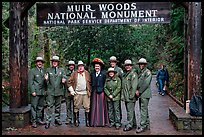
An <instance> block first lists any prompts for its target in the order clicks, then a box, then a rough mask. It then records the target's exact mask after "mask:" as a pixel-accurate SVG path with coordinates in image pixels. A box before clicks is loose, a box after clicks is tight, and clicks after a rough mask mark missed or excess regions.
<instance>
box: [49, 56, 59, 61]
mask: <svg viewBox="0 0 204 137" xmlns="http://www.w3.org/2000/svg"><path fill="white" fill-rule="evenodd" d="M51 61H58V62H60V60H59V57H58V56H53V57H52V59H51Z"/></svg>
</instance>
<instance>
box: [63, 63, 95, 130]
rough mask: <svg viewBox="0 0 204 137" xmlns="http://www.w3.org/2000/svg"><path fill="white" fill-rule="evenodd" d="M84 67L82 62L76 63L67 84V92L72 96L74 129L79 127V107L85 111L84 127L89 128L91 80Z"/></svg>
mask: <svg viewBox="0 0 204 137" xmlns="http://www.w3.org/2000/svg"><path fill="white" fill-rule="evenodd" d="M84 66H85V65H84V63H83V62H82V61H78V65H77V68H78V69H77V71H74V72H73V73H72V74H71V76H70V78H69V79H68V83H67V87H68V90H69V91H70V93H71V95H72V96H74V124H75V126H76V127H78V126H79V110H80V108H81V105H83V107H84V109H85V121H86V126H87V127H89V112H90V96H91V78H90V74H89V72H88V71H86V70H85V68H84Z"/></svg>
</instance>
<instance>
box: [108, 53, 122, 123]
mask: <svg viewBox="0 0 204 137" xmlns="http://www.w3.org/2000/svg"><path fill="white" fill-rule="evenodd" d="M109 63H110V67H111V68H114V70H115V71H116V72H117V73H116V75H118V77H119V78H120V80H121V81H122V77H123V70H122V68H120V67H118V65H117V63H118V60H117V58H116V57H115V56H111V57H110V59H109ZM121 120H122V110H121V102H120V122H121Z"/></svg>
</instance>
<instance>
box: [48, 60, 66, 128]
mask: <svg viewBox="0 0 204 137" xmlns="http://www.w3.org/2000/svg"><path fill="white" fill-rule="evenodd" d="M51 61H52V67H51V68H48V69H47V72H46V74H45V79H46V82H47V104H48V111H47V118H46V125H45V128H46V129H48V128H49V127H50V123H51V118H52V109H53V107H55V111H54V112H55V124H57V125H62V122H61V120H60V111H61V100H62V96H63V94H64V89H63V87H64V84H65V83H66V76H65V72H64V69H63V68H60V67H59V62H60V60H59V57H58V56H53V57H52V59H51Z"/></svg>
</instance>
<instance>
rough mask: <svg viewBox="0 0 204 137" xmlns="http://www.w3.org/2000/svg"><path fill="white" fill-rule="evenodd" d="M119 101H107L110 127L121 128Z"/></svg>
mask: <svg viewBox="0 0 204 137" xmlns="http://www.w3.org/2000/svg"><path fill="white" fill-rule="evenodd" d="M120 106H121V105H120V100H117V101H108V115H109V121H110V124H111V125H116V126H121V123H120Z"/></svg>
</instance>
